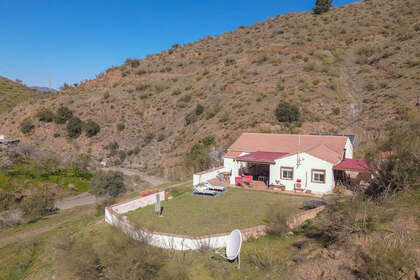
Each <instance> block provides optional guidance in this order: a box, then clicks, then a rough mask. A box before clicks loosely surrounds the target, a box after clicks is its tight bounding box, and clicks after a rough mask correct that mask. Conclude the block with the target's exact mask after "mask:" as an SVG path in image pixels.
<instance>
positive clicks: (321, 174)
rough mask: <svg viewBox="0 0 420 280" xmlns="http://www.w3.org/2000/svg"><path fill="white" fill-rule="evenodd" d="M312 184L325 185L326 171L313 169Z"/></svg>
mask: <svg viewBox="0 0 420 280" xmlns="http://www.w3.org/2000/svg"><path fill="white" fill-rule="evenodd" d="M312 183H321V184H324V183H325V170H324V169H312Z"/></svg>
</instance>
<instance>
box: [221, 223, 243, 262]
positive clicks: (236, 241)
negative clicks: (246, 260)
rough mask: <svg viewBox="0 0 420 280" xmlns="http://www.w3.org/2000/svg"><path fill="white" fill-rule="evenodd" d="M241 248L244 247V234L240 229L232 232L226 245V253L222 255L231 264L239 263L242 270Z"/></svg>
mask: <svg viewBox="0 0 420 280" xmlns="http://www.w3.org/2000/svg"><path fill="white" fill-rule="evenodd" d="M241 246H242V234H241V231H240V230H239V229H235V230H234V231H232V232H231V233H230V235H229V237H228V241H227V244H226V253H225V254H224V255H221V254H220V253H219V255H221V256H222V257H224V258H225V259H227V260H228V261H230V262H234V261H235V260H236V261H237V262H238V266H237V267H238V269H240V268H241Z"/></svg>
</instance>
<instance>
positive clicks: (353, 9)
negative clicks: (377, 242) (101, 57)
mask: <svg viewBox="0 0 420 280" xmlns="http://www.w3.org/2000/svg"><path fill="white" fill-rule="evenodd" d="M419 14H420V2H419V1H417V0H407V1H404V0H395V1H385V0H370V1H362V2H356V3H353V4H350V5H348V6H345V7H336V8H333V9H332V10H330V11H329V12H328V13H326V14H323V15H313V14H312V13H310V12H307V13H293V14H286V15H278V16H275V17H273V18H269V19H267V20H266V21H263V22H259V23H256V24H254V25H252V26H249V27H239V28H238V29H237V30H235V31H231V32H227V33H225V34H222V35H220V36H216V37H207V38H203V39H201V40H199V41H197V42H195V43H190V44H186V45H185V46H179V45H177V44H175V45H174V46H173V47H172V48H171V49H170V50H168V51H165V52H161V53H159V54H154V55H149V56H148V57H147V58H145V59H127V61H126V63H125V64H123V65H121V66H119V67H114V68H110V69H108V70H107V71H106V73H101V74H99V75H98V76H97V78H96V79H93V80H90V81H86V82H84V83H82V84H80V85H78V86H77V87H73V88H70V89H67V90H65V91H64V92H62V93H59V94H58V95H57V94H56V95H54V96H53V97H51V98H48V99H43V100H41V101H40V102H36V103H33V104H31V102H25V103H22V104H20V105H18V106H16V107H15V108H13V110H11V111H10V112H8V113H4V114H3V115H2V118H3V119H4V121H2V122H1V123H0V131H1V132H2V133H3V134H7V135H11V136H13V137H18V138H19V139H21V141H22V142H23V143H30V144H31V145H34V146H37V147H39V148H40V149H43V150H46V151H51V152H54V153H55V154H56V155H60V157H63V156H65V155H67V156H69V155H72V154H79V153H91V154H92V155H94V156H95V157H96V159H98V160H101V159H104V158H108V157H109V158H111V159H110V160H111V161H113V162H114V163H116V164H119V163H121V161H123V164H125V165H131V166H133V167H138V168H142V169H145V170H148V171H150V172H154V173H159V174H163V175H165V176H168V177H179V176H182V175H184V174H188V173H189V172H190V171H188V170H186V169H185V167H184V164H183V156H184V154H185V152H187V151H188V150H189V149H190V148H191V147H192V146H193V145H194V144H196V143H198V142H199V140H200V139H202V138H204V137H206V136H209V135H214V136H215V138H216V146H217V148H218V149H219V150H222V149H223V148H225V147H226V146H227V145H229V144H230V143H231V142H232V141H233V140H234V139H235V138H236V137H237V136H238V135H239V134H240V133H241V132H243V131H258V132H292V133H295V132H299V133H309V132H339V133H352V134H356V135H357V139H358V142H357V146H358V148H359V149H358V150H359V153H361V151H363V148H364V147H365V146H366V145H369V142H371V141H372V140H373V139H375V137H377V136H380V135H381V130H382V127H383V126H384V125H385V124H387V123H388V122H393V121H400V120H404V119H405V118H406V117H407V115H409V114H418V112H419V98H420V96H419V92H420V71H419V69H420V52H419V49H418V46H419V45H420V23H419V16H418V15H419ZM273 16H274V15H273ZM281 101H286V102H289V103H292V104H296V105H297V106H298V108H299V109H300V112H301V119H300V122H297V123H293V124H291V125H287V124H282V123H279V122H278V121H277V120H276V117H275V114H274V110H275V108H276V106H277V104H278V103H279V102H281ZM1 104H2V105H3V102H2V103H1ZM198 104H200V105H202V107H200V106H199V107H197V105H198ZM60 105H65V106H67V107H69V108H70V109H71V110H72V111H73V114H74V115H76V116H78V117H79V118H80V119H82V120H83V121H87V120H88V119H92V120H94V121H95V122H97V123H98V124H99V125H100V127H101V131H100V133H99V134H97V135H96V136H94V137H91V138H87V137H86V136H84V135H82V136H80V137H79V138H77V139H70V138H68V137H66V136H65V125H57V124H55V123H42V122H39V121H38V120H37V119H36V117H35V115H36V113H37V112H38V111H40V110H41V109H42V108H48V109H50V110H52V111H55V110H56V109H57V108H58V107H59V106H60ZM28 117H30V118H32V119H33V121H34V123H35V129H34V131H33V132H32V133H31V134H30V135H23V134H22V133H21V132H20V130H19V124H20V123H21V122H22V120H24V119H25V118H28ZM114 141H115V142H117V143H118V145H114V147H115V148H114V149H111V151H110V150H109V149H106V146H109V144H110V143H112V142H114Z"/></svg>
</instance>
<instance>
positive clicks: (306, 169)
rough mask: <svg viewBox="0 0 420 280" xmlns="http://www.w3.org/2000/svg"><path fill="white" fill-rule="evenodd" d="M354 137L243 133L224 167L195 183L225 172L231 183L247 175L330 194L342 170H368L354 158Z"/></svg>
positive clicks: (269, 184) (268, 182) (199, 176)
mask: <svg viewBox="0 0 420 280" xmlns="http://www.w3.org/2000/svg"><path fill="white" fill-rule="evenodd" d="M352 139H353V137H349V136H345V135H296V134H265V133H243V134H242V135H241V136H240V137H239V138H238V139H237V140H236V141H235V142H234V143H233V144H232V145H231V146H230V147H229V149H228V151H227V153H226V154H225V155H224V166H223V167H220V168H216V169H213V170H209V171H205V172H201V173H197V174H194V177H193V183H194V184H200V183H203V182H204V181H209V180H211V179H213V181H214V178H216V176H218V178H219V179H220V178H221V177H220V175H218V174H220V173H221V174H222V175H224V176H225V177H226V180H228V181H229V184H230V185H235V184H236V183H237V180H240V178H241V177H242V176H243V175H247V176H248V178H250V177H249V176H252V180H253V182H257V181H261V182H259V186H261V184H262V183H263V186H265V187H267V188H269V187H276V186H278V187H281V188H283V189H285V190H288V191H296V190H299V191H306V192H312V193H318V194H325V193H329V192H331V191H332V190H333V189H334V187H335V185H336V181H337V180H339V178H341V177H342V176H340V175H341V174H342V172H344V171H346V170H351V171H361V172H363V171H366V169H365V166H363V167H361V166H360V161H357V160H353V159H352V158H353V143H352ZM356 163H357V164H356ZM336 167H339V168H336ZM221 183H222V182H221ZM250 185H251V187H252V185H253V184H252V183H251V184H250Z"/></svg>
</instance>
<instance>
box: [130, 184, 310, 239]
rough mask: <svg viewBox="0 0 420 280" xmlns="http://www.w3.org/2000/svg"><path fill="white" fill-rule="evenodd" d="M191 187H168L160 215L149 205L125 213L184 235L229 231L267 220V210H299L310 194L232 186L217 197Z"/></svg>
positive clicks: (149, 226)
mask: <svg viewBox="0 0 420 280" xmlns="http://www.w3.org/2000/svg"><path fill="white" fill-rule="evenodd" d="M191 190H192V188H191V187H177V188H175V189H173V190H172V191H171V195H173V196H174V198H173V199H172V200H169V201H164V202H162V206H163V217H157V216H156V214H155V213H154V209H155V206H154V205H150V206H148V207H145V208H140V209H137V210H135V211H131V212H128V213H127V214H126V215H127V217H128V218H129V220H130V221H132V222H134V223H135V224H136V225H137V226H138V227H139V228H141V227H144V228H147V229H149V230H152V231H157V232H168V233H177V234H187V235H194V236H199V235H206V234H213V233H224V232H229V231H231V230H233V229H235V228H248V227H252V226H257V225H261V224H266V223H267V217H268V215H269V213H270V211H280V212H283V213H284V215H287V216H289V215H292V214H296V213H298V212H300V211H302V210H301V209H300V208H301V206H302V204H303V201H305V200H310V199H311V198H309V197H302V196H293V195H286V194H280V193H269V192H261V191H251V190H242V189H231V188H229V189H228V191H227V192H226V193H224V194H222V195H220V196H219V197H201V196H190V194H191Z"/></svg>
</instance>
